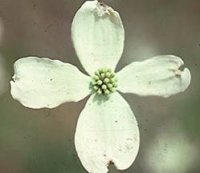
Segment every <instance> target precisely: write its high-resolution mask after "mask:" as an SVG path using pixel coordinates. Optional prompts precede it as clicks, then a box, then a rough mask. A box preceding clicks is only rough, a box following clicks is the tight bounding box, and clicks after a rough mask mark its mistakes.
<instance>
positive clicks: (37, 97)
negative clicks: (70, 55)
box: [11, 0, 191, 173]
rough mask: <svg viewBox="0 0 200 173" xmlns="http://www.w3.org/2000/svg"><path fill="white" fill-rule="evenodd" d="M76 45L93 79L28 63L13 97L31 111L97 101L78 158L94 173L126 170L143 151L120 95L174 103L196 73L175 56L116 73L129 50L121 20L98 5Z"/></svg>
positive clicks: (86, 112) (78, 25)
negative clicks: (112, 166)
mask: <svg viewBox="0 0 200 173" xmlns="http://www.w3.org/2000/svg"><path fill="white" fill-rule="evenodd" d="M72 40H73V43H74V47H75V50H76V52H77V55H78V57H79V59H80V61H81V63H82V65H83V67H84V68H85V70H86V71H87V73H88V74H89V76H88V75H85V74H83V73H81V72H80V71H79V70H78V69H77V68H76V67H75V66H73V65H71V64H68V63H63V62H60V61H58V60H50V59H47V58H37V57H27V58H21V59H19V60H17V61H16V62H15V64H14V70H15V75H14V77H13V81H11V94H12V96H13V98H14V99H17V100H19V101H20V102H21V103H22V104H23V105H24V106H26V107H30V108H44V107H46V108H53V107H56V106H58V105H60V104H62V103H64V102H70V101H79V100H81V99H83V98H85V97H86V96H88V95H91V96H90V98H89V100H88V101H87V103H86V105H85V108H84V109H83V110H82V112H81V114H80V117H79V120H78V123H77V127H76V133H75V146H76V150H77V153H78V156H79V158H80V160H81V162H82V164H83V166H84V167H85V168H86V170H87V171H88V172H90V173H106V172H108V168H107V166H108V165H109V164H110V163H114V164H115V166H116V167H117V168H118V169H120V170H123V169H126V168H128V167H129V166H131V164H132V163H133V161H134V160H135V158H136V155H137V153H138V149H139V129H138V125H137V121H136V119H135V116H134V114H133V112H132V110H131V108H130V106H129V105H128V103H127V102H126V101H125V100H124V99H123V97H122V96H121V95H120V94H119V93H118V91H121V92H123V93H134V94H138V95H141V96H147V95H154V96H162V97H168V96H170V95H174V94H176V93H179V92H183V91H184V90H185V89H186V88H187V87H188V85H189V84H190V78H191V77H190V71H189V70H188V69H187V68H185V69H184V70H180V69H179V68H180V66H182V65H183V61H182V60H181V59H180V58H179V57H177V56H173V55H162V56H157V57H153V58H151V59H149V60H145V61H144V62H134V63H132V64H130V65H128V66H127V67H125V68H124V69H122V70H121V71H119V72H117V73H115V72H114V71H115V68H116V65H117V63H118V61H119V59H120V57H121V54H122V52H123V47H124V28H123V25H122V21H121V18H120V16H119V14H118V13H117V12H116V11H114V10H113V9H112V8H111V7H108V6H107V5H105V4H102V3H99V2H98V1H96V0H95V1H86V2H85V3H84V4H83V5H82V7H81V8H80V9H79V10H78V11H77V13H76V15H75V17H74V19H73V23H72Z"/></svg>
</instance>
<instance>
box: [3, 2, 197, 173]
mask: <svg viewBox="0 0 200 173" xmlns="http://www.w3.org/2000/svg"><path fill="white" fill-rule="evenodd" d="M82 2H83V1H80V0H56V1H55V0H0V18H1V19H2V23H3V28H4V32H3V38H2V40H1V45H0V52H1V55H2V56H3V57H4V60H5V64H4V65H3V66H4V68H5V69H6V70H7V76H5V77H1V78H0V83H4V84H6V86H7V87H6V88H5V90H4V92H3V94H1V95H0V173H84V172H85V170H84V168H83V167H82V166H81V163H80V161H79V159H78V157H77V155H76V152H75V148H74V143H73V137H74V131H75V127H76V122H77V119H78V116H79V114H80V112H81V110H82V108H83V106H84V104H85V103H86V99H84V100H83V101H80V102H79V103H66V104H63V105H61V106H59V107H58V108H56V109H51V110H49V109H41V110H32V109H28V108H25V107H23V106H22V105H21V104H20V103H18V102H17V101H15V100H13V99H12V98H11V96H10V93H9V90H10V86H9V84H8V81H9V80H10V78H11V76H12V74H13V63H14V61H15V60H17V59H18V58H19V57H25V56H29V55H37V56H40V57H49V58H52V59H60V60H62V61H64V62H69V63H72V64H75V65H77V66H78V67H79V68H80V70H81V71H82V72H85V71H84V69H83V68H82V67H81V65H80V62H79V61H78V58H77V56H76V54H75V51H74V49H73V46H72V42H71V38H70V25H71V22H72V19H73V16H74V14H75V12H76V10H77V9H78V8H79V7H80V5H81V4H82ZM104 2H106V3H108V4H110V5H111V6H112V7H114V8H115V9H116V10H117V11H119V12H120V14H121V17H122V20H123V23H124V27H125V32H126V40H125V49H124V53H123V56H122V57H123V58H122V59H121V60H120V63H119V65H118V67H117V69H118V70H119V69H121V68H122V67H123V66H125V65H126V64H129V63H130V62H132V61H135V60H143V59H146V58H149V57H152V56H154V55H158V54H175V55H178V56H180V57H182V58H183V60H184V62H185V65H186V66H187V67H189V69H190V70H191V74H192V81H191V85H190V87H189V88H188V89H187V91H186V92H184V93H182V94H178V95H176V96H173V97H170V98H168V99H164V98H159V97H138V96H135V95H124V96H125V98H126V100H127V101H128V102H129V103H130V105H131V107H132V110H133V111H134V113H135V115H136V118H137V120H138V123H139V127H140V133H141V146H140V151H139V154H138V156H137V159H136V161H135V162H134V164H133V165H132V167H131V168H129V169H128V170H126V171H124V172H125V173H199V172H200V166H199V162H200V156H199V155H200V153H199V146H200V137H199V136H200V126H199V125H200V92H199V88H200V77H199V76H200V1H199V0H129V1H128V0H107V1H106V0H105V1H104ZM80 89H81V88H80ZM163 140H164V142H162V141H163ZM158 145H159V146H160V147H159V146H158ZM165 160H167V163H168V164H165V163H166V162H165ZM156 170H158V171H157V172H156ZM111 172H112V173H115V172H120V171H116V170H115V169H114V168H113V167H111Z"/></svg>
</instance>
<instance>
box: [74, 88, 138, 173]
mask: <svg viewBox="0 0 200 173" xmlns="http://www.w3.org/2000/svg"><path fill="white" fill-rule="evenodd" d="M75 146H76V150H77V153H78V156H79V158H80V160H81V162H82V164H83V166H84V167H85V169H86V170H87V171H88V172H90V173H106V172H108V168H107V166H108V165H109V164H110V163H114V164H115V166H116V168H117V169H120V170H123V169H127V168H128V167H129V166H131V164H132V163H133V161H134V160H135V158H136V155H137V153H138V149H139V129H138V125H137V122H136V119H135V116H134V114H133V112H132V110H131V108H130V106H129V105H128V103H127V102H126V101H125V100H124V99H123V97H122V96H121V95H120V94H119V93H117V92H115V93H113V94H111V95H110V96H109V98H107V99H106V97H105V96H95V95H92V96H91V97H90V98H89V100H88V102H87V103H86V106H85V108H84V109H83V111H82V112H81V114H80V117H79V119H78V124H77V127H76V133H75Z"/></svg>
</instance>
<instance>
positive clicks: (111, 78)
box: [92, 68, 117, 95]
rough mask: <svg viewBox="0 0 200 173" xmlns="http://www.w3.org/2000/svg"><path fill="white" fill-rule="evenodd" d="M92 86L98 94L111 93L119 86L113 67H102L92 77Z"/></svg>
mask: <svg viewBox="0 0 200 173" xmlns="http://www.w3.org/2000/svg"><path fill="white" fill-rule="evenodd" d="M92 88H93V90H94V92H95V93H97V94H98V95H109V94H110V93H113V92H114V91H115V90H116V88H117V79H116V77H115V73H114V72H112V70H111V69H108V68H102V69H99V70H97V71H96V72H95V74H94V76H93V77H92Z"/></svg>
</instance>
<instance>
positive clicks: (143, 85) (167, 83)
mask: <svg viewBox="0 0 200 173" xmlns="http://www.w3.org/2000/svg"><path fill="white" fill-rule="evenodd" d="M183 65H184V63H183V61H182V59H181V58H179V57H177V56H173V55H161V56H156V57H153V58H150V59H148V60H145V61H143V62H133V63H131V64H130V65H128V66H126V67H124V68H123V69H122V70H121V71H120V72H118V73H117V79H118V90H119V91H121V92H123V93H134V94H137V95H141V96H148V95H154V96H163V97H169V96H171V95H174V94H176V93H179V92H183V91H185V89H187V87H188V86H189V84H190V81H191V74H190V71H189V69H188V68H184V69H181V66H183Z"/></svg>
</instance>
